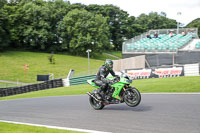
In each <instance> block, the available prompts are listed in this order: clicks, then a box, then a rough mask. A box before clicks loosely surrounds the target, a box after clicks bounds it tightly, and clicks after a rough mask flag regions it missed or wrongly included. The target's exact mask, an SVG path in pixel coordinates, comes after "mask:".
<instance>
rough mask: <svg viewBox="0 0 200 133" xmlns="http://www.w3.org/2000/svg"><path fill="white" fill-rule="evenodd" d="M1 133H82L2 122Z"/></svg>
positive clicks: (0, 123) (0, 125)
mask: <svg viewBox="0 0 200 133" xmlns="http://www.w3.org/2000/svg"><path fill="white" fill-rule="evenodd" d="M0 133H80V132H77V131H69V130H60V129H52V128H46V127H37V126H28V125H23V124H11V123H7V122H0Z"/></svg>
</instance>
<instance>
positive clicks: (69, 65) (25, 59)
mask: <svg viewBox="0 0 200 133" xmlns="http://www.w3.org/2000/svg"><path fill="white" fill-rule="evenodd" d="M112 53H115V52H112ZM116 53H117V52H116ZM118 53H119V52H118ZM50 55H51V54H49V53H39V52H24V51H6V52H1V53H0V79H1V80H9V81H16V82H17V81H18V82H24V83H35V82H36V75H38V74H39V75H40V74H41V75H48V74H49V73H54V77H55V78H60V77H66V76H67V74H68V72H69V70H70V69H74V70H75V75H76V74H78V73H83V74H85V75H86V74H88V58H87V57H80V56H71V55H67V54H54V57H55V64H50V62H49V60H48V56H50ZM108 58H109V59H115V58H113V57H110V56H108V55H106V54H102V55H101V54H96V55H95V56H94V57H93V58H90V70H91V71H92V70H94V71H97V69H98V68H99V67H100V66H101V65H102V64H104V61H105V59H108ZM25 64H28V65H29V69H28V70H27V72H26V77H25V71H24V68H23V66H24V65H25Z"/></svg>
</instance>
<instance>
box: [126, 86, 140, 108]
mask: <svg viewBox="0 0 200 133" xmlns="http://www.w3.org/2000/svg"><path fill="white" fill-rule="evenodd" d="M129 91H132V92H134V93H135V94H136V98H137V99H136V100H137V102H136V103H135V102H134V103H130V102H129V101H128V99H127V98H126V97H127V95H126V94H125V93H124V102H125V103H126V104H127V105H128V106H130V107H135V106H137V105H139V104H140V101H141V94H140V92H139V91H138V90H137V89H136V88H135V87H131V88H130V90H129Z"/></svg>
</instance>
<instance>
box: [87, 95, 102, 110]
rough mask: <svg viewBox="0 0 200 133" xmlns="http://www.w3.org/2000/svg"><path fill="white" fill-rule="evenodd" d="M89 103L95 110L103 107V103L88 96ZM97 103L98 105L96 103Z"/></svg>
mask: <svg viewBox="0 0 200 133" xmlns="http://www.w3.org/2000/svg"><path fill="white" fill-rule="evenodd" d="M89 101H90V105H91V106H92V107H93V108H94V109H95V110H101V109H103V108H104V105H103V103H100V102H98V101H96V100H95V99H94V98H93V97H89ZM97 104H99V105H97Z"/></svg>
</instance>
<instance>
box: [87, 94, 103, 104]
mask: <svg viewBox="0 0 200 133" xmlns="http://www.w3.org/2000/svg"><path fill="white" fill-rule="evenodd" d="M87 94H88V95H89V96H90V97H92V98H94V99H95V100H96V101H97V102H101V101H100V100H98V99H97V98H96V97H95V96H94V95H92V94H91V93H90V92H87Z"/></svg>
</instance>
